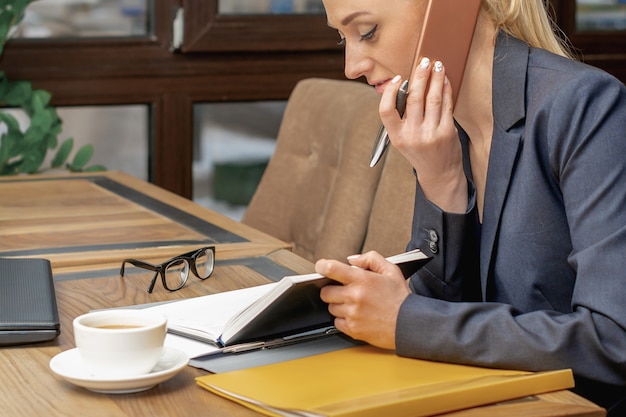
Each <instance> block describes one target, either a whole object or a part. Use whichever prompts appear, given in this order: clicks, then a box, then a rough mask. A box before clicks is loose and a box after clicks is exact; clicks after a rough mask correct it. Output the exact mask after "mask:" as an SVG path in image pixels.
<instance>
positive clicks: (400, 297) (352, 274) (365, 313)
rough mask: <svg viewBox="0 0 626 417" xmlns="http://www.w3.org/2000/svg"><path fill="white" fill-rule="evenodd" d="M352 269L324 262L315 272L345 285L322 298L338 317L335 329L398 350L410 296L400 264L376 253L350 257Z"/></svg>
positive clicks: (327, 291)
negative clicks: (399, 322)
mask: <svg viewBox="0 0 626 417" xmlns="http://www.w3.org/2000/svg"><path fill="white" fill-rule="evenodd" d="M348 261H349V262H350V264H351V265H353V266H349V265H346V264H344V263H341V262H339V261H333V260H326V259H321V260H319V261H317V263H316V264H315V270H316V271H317V272H318V273H320V274H322V275H324V276H327V277H329V278H332V279H334V280H335V281H337V282H340V283H341V284H343V285H327V286H325V287H324V288H322V291H321V298H322V300H323V301H324V302H326V303H328V311H329V312H330V313H331V314H332V315H333V316H335V327H336V328H337V329H338V330H339V331H341V332H343V333H345V334H347V335H348V336H350V337H352V338H354V339H357V340H363V341H365V342H367V343H369V344H371V345H374V346H378V347H381V348H384V349H395V347H396V322H397V318H398V312H399V311H400V305H401V304H402V302H403V301H404V299H405V298H406V297H407V296H408V295H409V294H410V293H411V290H410V289H409V287H408V284H407V282H406V280H405V278H404V276H403V275H402V272H401V271H400V268H398V266H397V265H394V264H393V263H391V262H389V261H387V260H386V259H385V258H384V257H383V256H382V255H380V254H379V253H376V252H368V253H366V254H363V255H356V256H351V257H349V258H348Z"/></svg>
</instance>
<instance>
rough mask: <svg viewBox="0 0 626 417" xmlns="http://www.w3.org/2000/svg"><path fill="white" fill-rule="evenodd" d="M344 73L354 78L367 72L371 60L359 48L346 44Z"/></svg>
mask: <svg viewBox="0 0 626 417" xmlns="http://www.w3.org/2000/svg"><path fill="white" fill-rule="evenodd" d="M345 60H346V62H345V66H344V74H345V75H346V78H348V79H351V80H354V79H357V78H359V77H361V76H363V75H365V74H366V72H367V70H368V65H369V64H368V62H369V60H368V59H367V58H366V57H365V56H364V55H363V54H362V53H361V52H360V51H359V50H358V48H355V47H352V46H349V45H346V52H345Z"/></svg>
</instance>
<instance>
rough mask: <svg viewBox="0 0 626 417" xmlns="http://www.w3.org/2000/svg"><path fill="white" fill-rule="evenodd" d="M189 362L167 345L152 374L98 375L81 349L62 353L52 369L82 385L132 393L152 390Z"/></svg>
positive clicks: (96, 390) (120, 392) (52, 363)
mask: <svg viewBox="0 0 626 417" xmlns="http://www.w3.org/2000/svg"><path fill="white" fill-rule="evenodd" d="M187 363H189V356H187V354H186V353H184V352H181V351H180V350H178V349H174V348H170V347H163V354H162V355H161V358H160V359H159V362H158V363H157V364H156V366H155V367H154V369H152V371H150V373H147V374H144V375H135V376H128V377H120V378H116V377H96V376H94V375H92V374H91V373H90V372H89V371H88V370H87V369H85V365H84V364H83V359H82V358H81V356H80V354H79V353H78V349H70V350H66V351H64V352H61V353H59V354H58V355H56V356H55V357H54V358H52V359H51V360H50V369H52V372H54V373H55V374H57V375H58V376H60V377H62V378H64V379H65V380H67V381H68V382H71V383H72V384H74V385H78V386H79V387H83V388H87V389H89V390H91V391H95V392H100V393H104V394H129V393H133V392H140V391H145V390H148V389H150V388H152V387H154V386H156V385H157V384H159V383H161V382H163V381H165V380H167V379H169V378H171V377H173V376H174V375H176V374H177V373H178V372H180V371H181V370H182V369H183V368H184V367H185V366H187Z"/></svg>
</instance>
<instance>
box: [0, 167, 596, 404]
mask: <svg viewBox="0 0 626 417" xmlns="http://www.w3.org/2000/svg"><path fill="white" fill-rule="evenodd" d="M96 178H98V179H97V180H96ZM108 181H113V182H114V183H115V184H121V185H123V186H124V187H127V188H128V189H130V191H131V193H130V194H131V195H133V196H134V197H132V198H130V197H129V196H128V195H127V194H126V193H127V192H128V189H126V191H125V192H124V193H120V192H119V190H118V189H117V187H118V185H115V187H112V186H111V184H109V183H108ZM102 184H105V186H103V185H102ZM107 184H108V185H107ZM111 188H114V190H113V191H112V190H111ZM34 189H37V190H39V191H37V192H36V193H33V191H32V190H34ZM102 189H104V191H103V190H102ZM24 190H29V192H24ZM9 195H10V196H11V198H10V199H7V196H9ZM61 195H63V196H65V197H63V198H61V197H60V196H61ZM137 195H139V196H148V197H150V198H149V199H147V200H142V199H137V198H136V197H137ZM0 196H2V203H1V204H0V245H1V246H0V248H1V249H0V256H9V255H10V256H30V257H44V256H45V257H48V258H50V259H51V260H52V262H53V272H54V277H55V287H56V294H57V303H58V307H59V313H60V317H61V326H62V327H61V329H62V333H61V335H60V336H59V337H58V338H57V339H56V340H54V341H52V342H48V343H43V344H33V345H26V346H16V347H8V348H2V349H0V381H2V382H1V383H0V407H1V408H0V410H1V412H0V414H1V415H3V416H4V415H6V416H11V417H26V416H28V417H31V416H44V415H45V416H51V417H56V416H59V417H60V416H63V417H73V416H81V417H82V416H90V417H99V416H122V417H125V416H128V417H131V416H132V417H142V416H146V417H148V416H149V417H158V416H168V417H176V416H185V417H187V416H200V415H207V416H257V415H258V414H257V413H255V412H253V411H251V410H249V409H247V408H244V407H242V406H239V405H237V404H235V403H233V402H231V401H228V400H225V399H223V398H221V397H218V396H215V395H213V394H210V393H209V392H207V391H205V390H203V389H202V388H200V387H198V386H197V385H196V384H195V381H194V378H195V377H196V376H199V375H203V374H205V371H202V370H199V369H196V368H192V367H186V368H185V369H184V370H183V371H182V372H181V373H179V374H177V375H176V376H174V377H173V378H172V379H170V380H168V381H166V382H163V383H161V384H159V385H158V386H157V387H155V388H153V389H151V390H149V391H145V392H142V393H136V394H121V395H105V394H97V393H93V392H91V391H88V390H86V389H83V388H80V387H76V386H74V385H72V384H70V383H68V382H65V381H63V380H62V379H60V378H58V377H57V376H56V375H54V374H53V373H52V372H51V371H50V369H49V366H48V363H49V361H50V359H51V358H52V357H53V356H55V355H56V354H58V353H60V352H62V351H65V350H67V349H71V348H73V347H74V346H75V345H74V341H73V334H72V333H73V332H72V326H71V323H72V320H73V318H74V317H76V316H78V315H80V314H83V313H85V312H87V311H89V310H92V309H99V308H111V307H121V306H130V305H135V304H144V303H151V302H159V301H167V300H174V299H183V298H188V297H195V296H201V295H206V294H211V293H215V292H220V291H226V290H230V289H236V288H242V287H247V286H252V285H258V284H261V283H265V282H268V279H269V280H277V279H280V277H282V276H284V275H287V274H291V273H308V272H311V271H312V268H313V267H312V265H311V263H309V262H308V261H306V260H304V259H302V258H300V257H298V256H296V255H294V254H293V253H292V252H290V251H289V250H287V249H285V247H286V245H285V244H284V243H283V242H280V241H277V240H276V239H273V238H270V237H268V236H266V235H264V234H262V233H259V232H256V231H254V230H250V229H249V228H247V227H245V226H244V225H241V224H239V223H237V222H233V221H231V220H228V219H226V218H224V217H223V216H220V215H217V214H215V213H212V212H211V211H209V210H206V209H204V208H201V207H199V206H197V205H195V204H193V203H191V202H189V201H187V200H184V199H181V198H180V197H178V196H176V195H174V194H171V193H168V192H165V191H163V190H160V189H158V188H156V187H153V186H151V185H149V184H146V183H143V182H141V181H138V180H134V179H131V178H129V177H127V176H125V175H123V174H119V173H107V174H98V175H97V176H95V177H94V176H86V177H85V176H82V175H81V176H71V178H67V177H61V178H60V179H54V180H53V179H51V177H41V178H40V177H34V178H31V177H26V178H24V179H23V178H19V179H9V180H0ZM29 196H30V197H29ZM142 198H145V197H142ZM161 205H164V206H166V207H169V208H170V209H171V208H175V209H177V210H180V212H182V213H183V214H189V215H191V216H192V217H193V218H195V219H200V220H201V221H200V222H199V223H200V224H203V223H211V222H214V223H211V224H213V225H214V226H218V227H217V229H210V228H209V229H210V230H209V231H206V230H204V231H202V230H201V231H199V230H198V228H197V227H195V226H194V227H191V226H189V222H188V221H187V220H185V216H183V217H182V218H183V222H179V221H178V220H179V219H180V217H177V216H178V215H180V214H181V213H180V212H176V210H175V212H176V213H177V214H176V215H173V214H171V213H165V214H164V213H163V211H162V210H161V209H162V206H161ZM155 207H157V208H155ZM158 207H161V208H158ZM185 222H186V223H185ZM78 225H79V226H78ZM218 229H219V230H221V231H220V233H221V234H217V233H215V230H218ZM224 231H225V232H226V233H225V234H223V232H224ZM229 233H230V234H232V235H234V236H238V240H237V241H234V242H233V241H231V240H230V238H229V239H227V238H224V236H230V234H229ZM208 242H212V243H214V244H216V246H217V252H216V255H217V263H216V268H215V272H214V274H213V276H212V277H211V278H209V279H208V280H206V281H200V280H198V279H195V278H194V277H190V279H189V281H188V282H187V284H186V286H185V287H184V288H183V289H181V290H179V291H176V292H172V293H170V292H167V291H165V290H164V289H163V288H162V287H160V286H157V287H156V289H155V291H154V292H153V293H152V294H148V293H147V292H146V288H147V285H148V280H149V273H133V274H130V275H129V276H126V277H124V278H122V277H120V276H119V266H120V260H121V259H123V258H125V257H128V256H133V257H140V258H143V259H145V260H153V261H155V262H158V261H159V260H163V259H165V258H166V257H169V256H173V255H176V254H177V253H180V252H182V251H183V250H185V249H187V248H194V247H197V246H201V245H202V244H206V243H208ZM151 245H154V246H151ZM484 415H489V416H506V417H511V416H527V417H530V416H533V417H537V416H546V417H547V416H554V417H556V416H579V417H582V416H585V417H600V416H604V415H605V412H604V410H603V409H601V408H599V407H597V406H595V405H594V404H592V403H590V402H588V401H586V400H584V399H583V398H581V397H579V396H577V395H575V394H573V393H571V392H569V391H560V392H557V393H549V394H544V395H539V396H533V397H529V398H524V399H520V400H515V401H509V402H506V403H502V404H497V405H491V406H485V407H479V408H474V409H469V410H464V411H460V412H455V413H450V414H446V416H448V417H451V416H454V417H473V416H484Z"/></svg>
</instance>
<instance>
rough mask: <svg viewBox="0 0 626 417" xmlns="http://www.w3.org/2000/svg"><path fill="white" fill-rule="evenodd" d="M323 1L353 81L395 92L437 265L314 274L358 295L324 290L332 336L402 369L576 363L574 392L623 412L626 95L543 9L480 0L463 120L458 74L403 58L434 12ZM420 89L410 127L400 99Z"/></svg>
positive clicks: (353, 260) (367, 265) (420, 242)
mask: <svg viewBox="0 0 626 417" xmlns="http://www.w3.org/2000/svg"><path fill="white" fill-rule="evenodd" d="M323 2H324V6H325V8H326V14H327V18H328V22H329V25H330V26H331V27H333V28H336V29H337V31H338V32H339V34H340V37H341V42H342V43H343V44H344V45H345V49H346V63H345V73H346V76H347V77H348V78H358V77H365V78H366V79H367V81H368V82H369V83H370V84H372V85H373V86H375V88H376V90H377V91H378V92H379V93H381V94H382V98H381V102H380V116H381V119H382V121H383V123H384V125H385V127H386V128H387V130H388V132H389V136H390V139H391V142H392V144H393V146H395V147H396V148H397V149H398V150H399V151H400V152H401V153H402V154H403V155H404V156H405V157H406V158H407V159H408V160H409V161H410V162H411V164H412V165H413V168H414V169H415V173H416V178H417V192H416V199H415V214H414V219H413V226H412V227H413V229H412V239H411V242H410V244H409V248H414V247H420V248H422V250H423V251H424V252H426V253H427V254H429V255H432V256H433V259H432V260H431V261H430V262H429V263H428V264H427V265H426V267H424V268H422V270H420V271H419V272H418V273H417V274H416V275H414V276H413V277H411V279H410V280H409V281H408V282H407V281H405V280H404V279H403V278H402V275H401V274H400V272H399V270H398V269H397V268H396V267H395V266H394V265H392V264H390V263H389V262H386V261H385V260H384V258H383V257H382V256H381V255H379V254H378V253H375V252H370V253H366V254H363V255H359V256H353V257H350V258H349V263H350V264H351V265H354V266H357V267H359V268H351V267H350V266H348V265H345V264H343V263H341V262H339V261H333V260H320V261H318V262H317V264H316V269H317V271H318V272H319V273H322V274H324V275H327V276H329V277H331V278H333V279H335V280H337V281H339V282H341V283H342V284H344V285H343V286H328V287H326V288H324V289H323V291H322V298H323V299H324V301H326V302H328V303H329V310H330V312H331V313H332V314H333V315H334V316H335V317H336V319H335V325H336V327H337V328H338V329H339V330H341V331H343V332H345V333H346V334H348V335H350V336H352V337H354V338H356V339H360V340H364V341H366V342H368V343H371V344H373V345H376V346H380V347H383V348H388V349H395V350H396V352H397V353H398V354H399V355H402V356H408V357H415V358H423V359H430V360H441V361H448V362H457V363H465V364H471V365H479V366H488V367H502V368H514V369H523V370H532V371H540V370H549V369H558V368H572V369H573V371H574V374H575V377H576V387H577V388H576V389H577V391H578V392H579V393H581V394H582V395H585V396H587V397H588V398H590V399H592V400H593V401H596V402H597V403H599V404H600V405H603V406H605V407H607V408H609V410H610V411H612V412H613V413H614V414H615V415H617V413H619V411H618V408H617V407H619V403H620V402H621V401H622V399H623V398H624V397H626V330H625V329H626V302H624V300H626V133H625V132H626V89H625V88H624V85H623V84H622V83H620V82H619V81H618V80H616V79H615V78H613V77H611V76H609V75H608V74H606V73H604V72H602V71H600V70H598V69H594V68H592V67H589V66H586V65H584V64H582V63H579V62H576V61H575V60H573V59H570V58H569V57H568V53H567V49H566V48H564V47H563V46H562V43H561V42H560V41H559V40H558V39H557V38H556V37H555V35H554V34H553V31H552V28H551V27H550V22H549V19H548V17H547V14H546V11H545V10H544V6H543V3H542V1H541V0H483V1H482V8H481V11H480V13H479V17H478V22H477V26H476V30H475V33H474V37H473V41H472V46H471V50H470V55H469V58H468V62H467V67H466V70H465V75H464V82H463V85H462V87H461V88H460V89H459V91H458V99H457V103H456V106H455V107H454V111H453V106H452V98H451V97H452V91H453V89H454V88H456V86H454V85H451V83H450V82H448V81H447V78H446V71H445V64H446V63H445V62H443V63H437V62H430V61H429V60H428V59H419V60H418V64H417V65H415V66H413V59H414V58H413V56H411V55H410V54H409V53H407V51H412V50H414V48H415V45H416V43H417V40H418V37H419V28H420V27H421V24H422V19H423V13H424V11H423V10H424V7H423V6H424V3H425V0H384V1H383V0H323ZM459 12H462V11H459ZM422 58H428V57H422ZM406 78H409V79H410V87H409V96H408V101H407V108H406V112H405V115H404V118H402V119H401V118H400V117H399V115H398V113H397V112H396V111H395V105H394V103H395V95H396V93H397V91H398V88H399V85H400V81H401V80H402V79H406ZM455 122H456V123H455ZM390 215H393V213H390ZM622 406H624V405H622Z"/></svg>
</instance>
